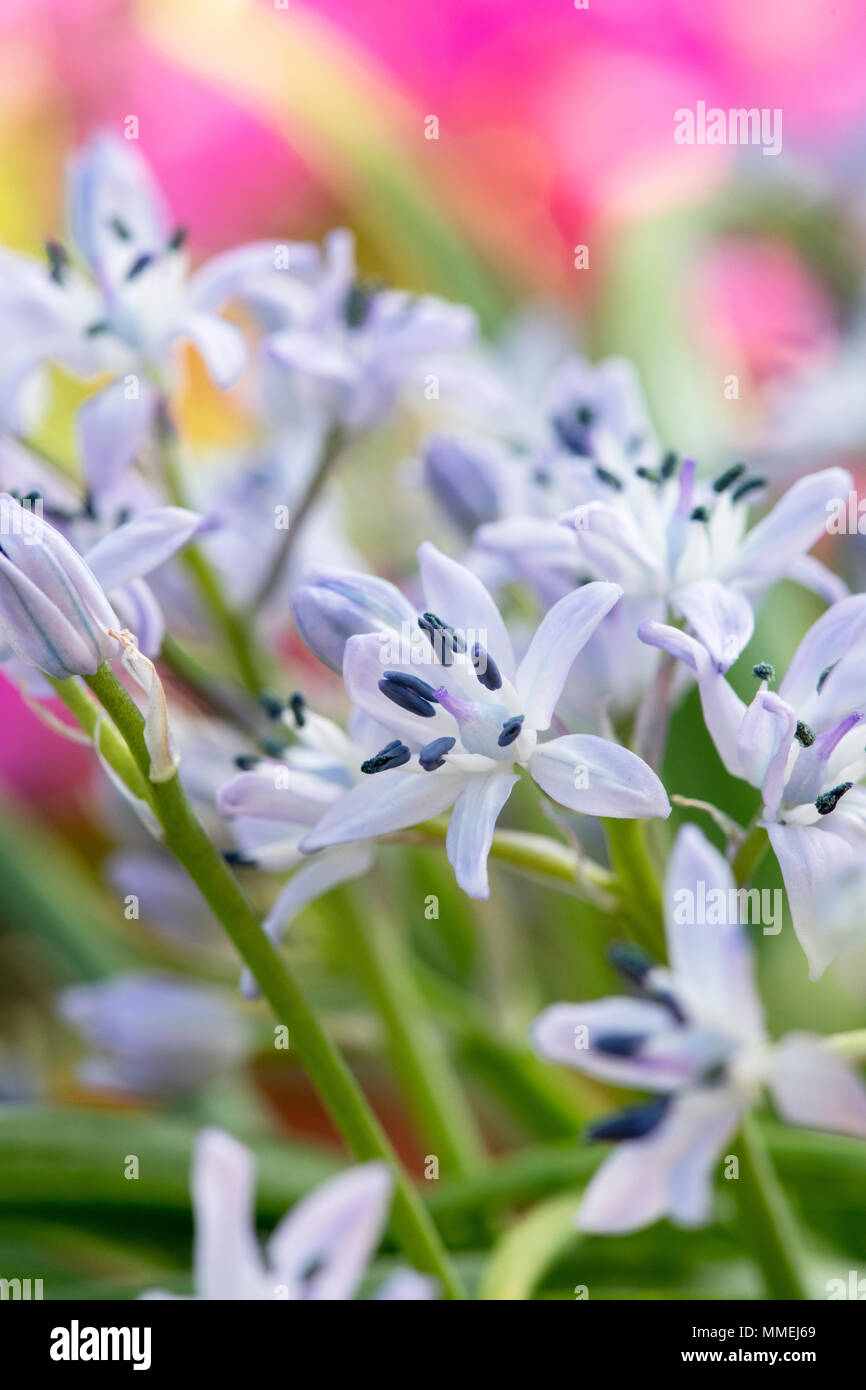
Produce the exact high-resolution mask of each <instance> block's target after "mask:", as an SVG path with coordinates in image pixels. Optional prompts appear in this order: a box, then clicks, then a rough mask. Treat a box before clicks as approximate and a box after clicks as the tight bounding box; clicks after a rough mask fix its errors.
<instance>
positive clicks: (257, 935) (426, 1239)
mask: <svg viewBox="0 0 866 1390" xmlns="http://www.w3.org/2000/svg"><path fill="white" fill-rule="evenodd" d="M87 682H88V685H89V686H90V688H91V689H92V690H93V692H94V694H95V695H96V696H97V698H98V699H99V701H100V702H101V704H102V705H103V706H104V708H105V709H106V710H107V712H108V713H109V715H110V716H111V718H112V720H113V721H114V723H115V725H116V727H117V728H118V729H119V731H120V732H121V734H122V735H123V737H124V739H125V741H126V744H127V746H128V747H129V750H130V752H131V753H132V755H133V758H134V759H135V762H136V764H137V765H138V768H139V770H140V771H141V773H142V774H143V775H144V776H145V777H147V776H148V773H149V768H150V755H149V753H148V750H147V746H146V744H145V742H144V732H143V730H144V720H143V718H142V715H141V713H140V711H139V709H138V708H137V706H136V705H135V704H134V702H133V701H132V700H131V699H130V697H129V695H128V694H127V692H126V691H125V690H124V688H123V686H122V685H121V684H120V682H119V681H118V680H117V679H116V677H115V676H114V674H113V672H112V671H111V668H110V667H109V666H108V665H107V664H105V665H103V666H101V667H100V668H99V670H98V671H97V673H96V675H95V676H89V677H87ZM151 790H152V797H153V804H154V807H155V810H156V813H157V815H158V817H159V820H160V822H161V824H162V826H163V829H164V831H165V842H166V845H167V846H168V848H169V849H170V850H171V851H172V852H173V854H174V855H175V856H176V857H177V859H178V860H179V861H180V863H181V864H182V865H183V866H184V868H185V869H186V871H187V873H188V874H189V876H190V878H191V879H192V880H193V882H194V883H195V884H196V886H197V887H198V889H199V891H200V892H201V894H202V896H203V897H204V898H205V900H206V901H207V902H208V904H209V905H210V907H211V908H212V910H213V912H214V914H215V915H216V917H217V918H218V919H219V920H220V921H221V922H222V924H223V926H224V927H225V929H226V931H227V932H228V934H229V936H230V937H231V939H232V941H233V942H234V944H235V946H236V947H237V949H238V951H239V952H240V955H241V956H242V958H243V960H244V962H245V964H246V965H247V966H248V967H249V969H250V970H251V972H252V974H253V975H254V977H255V979H256V981H257V982H258V984H259V987H260V989H261V991H262V994H263V995H264V996H265V998H266V999H267V1000H268V1003H269V1004H270V1005H271V1008H272V1009H273V1011H274V1014H275V1015H276V1017H277V1019H278V1021H279V1022H280V1023H282V1024H284V1025H285V1026H286V1027H287V1028H288V1030H289V1037H290V1040H291V1045H292V1047H293V1048H294V1049H295V1050H296V1051H297V1054H298V1056H299V1057H300V1059H301V1061H302V1062H303V1064H304V1066H305V1067H306V1069H307V1071H308V1073H309V1075H310V1078H311V1079H312V1081H313V1084H314V1085H315V1086H316V1088H317V1090H318V1092H319V1094H320V1096H321V1097H322V1100H323V1101H324V1103H325V1105H326V1106H327V1108H328V1110H329V1111H330V1113H331V1115H332V1117H333V1119H334V1122H335V1123H336V1125H337V1127H338V1129H339V1130H340V1132H341V1133H342V1135H343V1137H344V1138H345V1140H346V1142H347V1143H348V1145H349V1147H350V1148H351V1149H352V1151H353V1152H354V1154H355V1156H356V1157H357V1158H358V1159H362V1160H364V1159H383V1160H384V1161H385V1162H386V1163H388V1164H389V1166H390V1168H391V1170H392V1172H393V1174H394V1178H395V1194H394V1205H393V1209H392V1218H391V1219H392V1225H393V1228H394V1232H395V1235H396V1236H397V1238H398V1240H399V1241H400V1242H401V1244H402V1245H403V1248H404V1250H405V1251H406V1254H407V1255H408V1256H409V1258H410V1259H411V1260H412V1261H413V1263H414V1264H415V1265H416V1267H417V1268H418V1269H421V1270H423V1271H424V1272H427V1273H430V1274H433V1275H435V1276H436V1277H437V1278H438V1279H439V1280H440V1281H441V1284H442V1289H443V1293H444V1295H445V1297H447V1298H461V1297H463V1291H462V1288H461V1285H460V1282H459V1279H458V1277H457V1274H456V1272H455V1270H454V1268H453V1266H452V1264H451V1262H450V1260H449V1258H448V1255H447V1252H446V1250H445V1249H444V1247H443V1245H442V1242H441V1240H440V1239H439V1236H438V1233H437V1231H436V1229H435V1227H434V1225H433V1223H432V1221H431V1219H430V1216H429V1214H428V1212H427V1210H426V1208H425V1207H424V1205H423V1203H422V1202H421V1200H420V1197H419V1196H418V1193H417V1192H416V1191H415V1189H414V1187H413V1186H412V1184H411V1183H410V1181H409V1179H408V1178H407V1176H406V1174H405V1172H404V1171H403V1168H402V1167H401V1165H400V1162H399V1160H398V1158H397V1156H396V1154H395V1153H394V1150H393V1148H392V1146H391V1144H390V1142H389V1140H388V1138H387V1136H386V1135H385V1133H384V1131H383V1130H382V1128H381V1126H380V1124H379V1122H378V1120H377V1119H376V1117H375V1115H374V1114H373V1112H372V1110H371V1109H370V1107H369V1105H368V1104H367V1102H366V1100H365V1098H364V1096H363V1094H362V1092H361V1090H360V1089H359V1087H358V1085H357V1084H356V1082H355V1079H354V1077H353V1076H352V1074H351V1072H350V1071H349V1069H348V1067H347V1066H346V1063H345V1062H344V1060H343V1058H342V1057H341V1056H340V1054H339V1052H338V1051H337V1049H336V1048H335V1047H334V1046H333V1045H332V1043H331V1042H330V1040H329V1039H328V1038H327V1036H326V1035H325V1033H324V1032H323V1031H322V1028H321V1027H320V1025H319V1022H318V1020H317V1019H316V1017H315V1015H314V1013H313V1012H312V1010H311V1009H310V1007H309V1005H308V1004H307V1002H306V1000H305V999H304V997H303V995H302V994H301V991H300V989H299V988H298V986H297V984H296V983H295V980H294V979H293V977H292V975H291V974H290V972H289V970H288V969H287V967H286V965H285V963H284V961H283V959H282V957H281V956H280V954H279V953H278V952H277V951H276V950H275V949H274V947H273V945H272V944H271V942H270V941H269V940H268V938H267V936H265V934H264V932H263V931H262V929H261V926H260V924H259V921H258V919H257V917H256V915H255V913H254V912H253V910H252V908H251V906H250V904H249V902H248V901H247V899H246V897H245V895H244V893H243V892H242V891H241V889H240V887H239V885H238V883H237V881H236V880H235V878H234V876H233V875H232V873H231V871H230V870H229V868H228V866H227V865H226V863H225V862H224V860H223V859H222V857H221V856H220V855H219V854H218V852H217V851H216V850H215V849H214V847H213V845H212V844H211V842H210V840H209V839H208V837H207V835H206V834H205V832H204V830H203V829H202V826H201V824H200V823H199V821H198V818H197V816H196V814H195V812H194V810H193V808H192V806H191V805H190V803H189V801H188V799H187V796H186V793H185V792H184V790H183V786H182V784H181V781H180V778H179V777H178V776H177V775H175V776H174V777H172V778H170V779H169V780H168V781H166V782H159V783H151Z"/></svg>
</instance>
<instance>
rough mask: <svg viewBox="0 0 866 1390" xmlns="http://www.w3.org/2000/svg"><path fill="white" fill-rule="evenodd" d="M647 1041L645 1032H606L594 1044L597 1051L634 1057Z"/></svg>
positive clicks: (613, 1055) (614, 1055) (616, 1055)
mask: <svg viewBox="0 0 866 1390" xmlns="http://www.w3.org/2000/svg"><path fill="white" fill-rule="evenodd" d="M645 1042H646V1034H645V1033H605V1035H604V1037H601V1038H596V1039H595V1040H594V1042H593V1044H592V1045H593V1047H594V1048H595V1050H596V1052H607V1053H608V1054H609V1055H610V1056H611V1057H634V1056H635V1054H636V1053H638V1052H640V1050H641V1048H642V1047H643V1045H644V1043H645Z"/></svg>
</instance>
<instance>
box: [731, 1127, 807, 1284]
mask: <svg viewBox="0 0 866 1390" xmlns="http://www.w3.org/2000/svg"><path fill="white" fill-rule="evenodd" d="M737 1151H738V1157H739V1160H740V1168H739V1177H738V1178H737V1180H736V1182H735V1183H734V1188H735V1191H736V1196H737V1199H738V1201H739V1205H740V1212H741V1215H742V1218H743V1227H744V1229H745V1232H746V1236H747V1239H748V1243H749V1244H750V1245H751V1247H752V1250H753V1252H754V1254H755V1258H756V1260H757V1261H758V1264H759V1265H760V1266H761V1269H762V1271H763V1274H764V1280H765V1283H766V1288H767V1296H768V1297H769V1298H772V1299H792V1298H793V1299H798V1300H799V1299H808V1297H809V1295H808V1293H807V1292H806V1290H805V1287H804V1284H803V1280H802V1274H801V1272H800V1269H799V1259H798V1255H797V1253H795V1252H797V1251H798V1248H799V1237H798V1233H797V1227H796V1224H795V1221H794V1217H793V1214H792V1212H791V1209H790V1207H789V1205H788V1201H787V1198H786V1197H785V1194H784V1192H783V1191H782V1188H781V1187H780V1185H779V1180H778V1178H777V1177H776V1174H775V1171H774V1169H773V1165H772V1162H771V1161H770V1157H769V1155H768V1153H767V1151H766V1149H765V1147H764V1145H763V1144H762V1142H761V1139H760V1137H759V1135H758V1131H757V1127H756V1125H755V1123H754V1120H752V1119H751V1118H749V1119H747V1120H746V1121H745V1123H744V1124H743V1127H742V1129H741V1131H740V1136H739V1140H738V1142H737Z"/></svg>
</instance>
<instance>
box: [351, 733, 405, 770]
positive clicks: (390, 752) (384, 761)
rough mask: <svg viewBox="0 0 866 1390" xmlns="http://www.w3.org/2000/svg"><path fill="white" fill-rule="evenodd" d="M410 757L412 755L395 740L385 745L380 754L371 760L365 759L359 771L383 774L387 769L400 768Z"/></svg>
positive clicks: (397, 739)
mask: <svg viewBox="0 0 866 1390" xmlns="http://www.w3.org/2000/svg"><path fill="white" fill-rule="evenodd" d="M411 756H412V754H411V753H410V752H409V749H408V748H407V747H406V745H405V743H401V742H400V740H399V738H395V739H392V741H391V742H390V743H386V744H385V747H384V748H383V749H382V750H381V752H379V753H376V754H375V756H374V757H372V758H367V760H366V761H365V762H363V763H362V764H361V771H362V772H385V771H386V770H387V769H388V768H392V767H402V766H403V764H404V763H408V761H409V759H410V758H411Z"/></svg>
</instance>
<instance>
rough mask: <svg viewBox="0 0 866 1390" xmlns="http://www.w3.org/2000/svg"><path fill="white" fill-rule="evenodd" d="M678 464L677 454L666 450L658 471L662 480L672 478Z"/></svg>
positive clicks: (671, 450) (674, 451)
mask: <svg viewBox="0 0 866 1390" xmlns="http://www.w3.org/2000/svg"><path fill="white" fill-rule="evenodd" d="M679 462H680V459H679V454H677V452H676V450H674V449H668V451H667V453H666V454H665V456H664V458H663V459H662V462H661V468H660V469H659V472H660V473H661V475H662V477H663V478H664V479H668V478H672V477H673V476H674V474H675V473H676V471H677V468H678V467H679Z"/></svg>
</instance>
